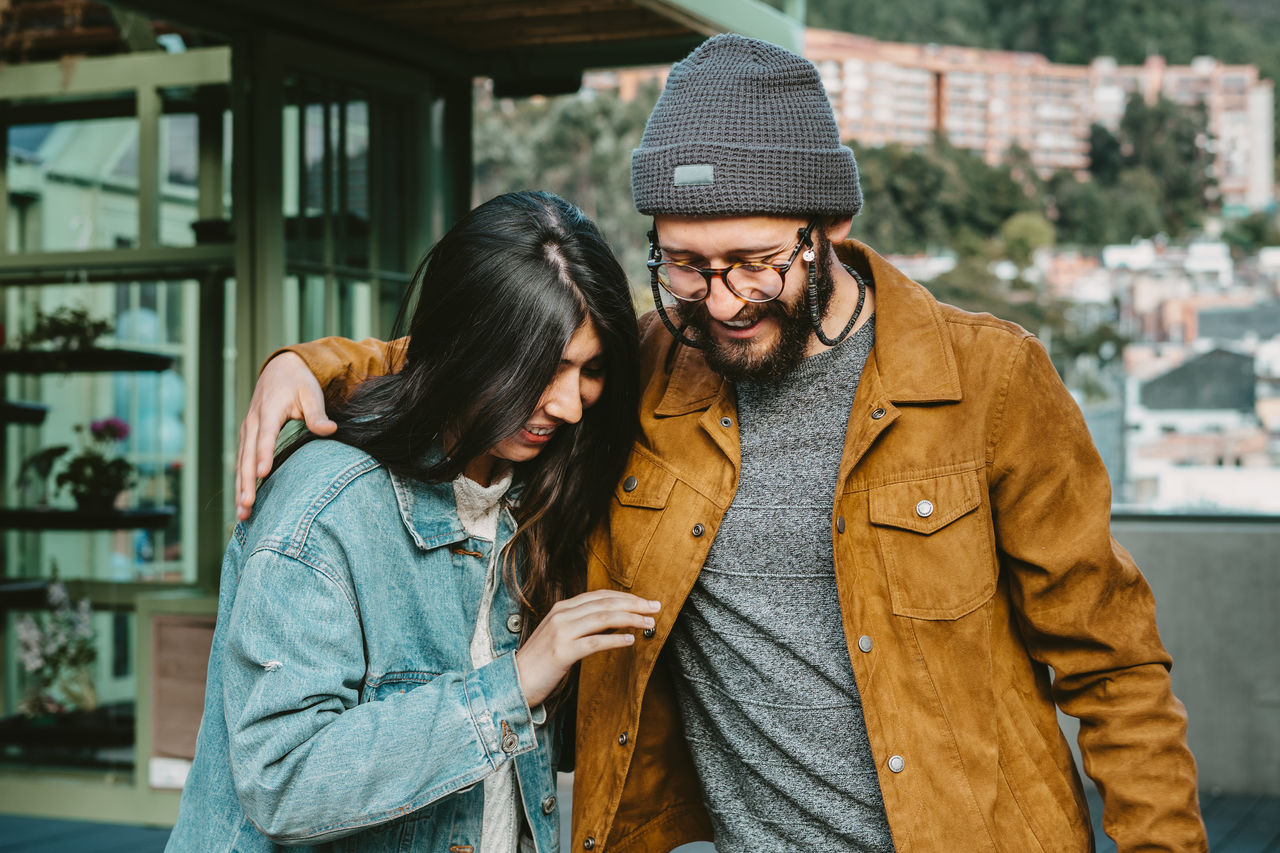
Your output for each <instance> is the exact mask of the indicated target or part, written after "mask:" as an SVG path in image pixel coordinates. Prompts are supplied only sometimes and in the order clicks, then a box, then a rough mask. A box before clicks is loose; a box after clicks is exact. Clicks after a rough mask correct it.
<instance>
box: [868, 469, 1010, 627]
mask: <svg viewBox="0 0 1280 853" xmlns="http://www.w3.org/2000/svg"><path fill="white" fill-rule="evenodd" d="M869 501H870V514H871V517H870V520H871V524H872V527H873V529H874V530H875V532H876V539H877V541H878V543H879V545H880V553H881V555H882V557H883V560H884V567H885V574H886V575H887V577H888V582H889V598H890V601H891V603H892V605H893V612H894V613H895V614H897V615H898V616H907V617H911V618H914V619H941V620H950V619H959V618H960V617H962V616H965V615H967V614H969V613H972V612H973V611H974V610H977V609H978V607H980V606H981V605H982V604H983V603H985V602H986V601H988V600H990V599H991V596H992V595H994V594H995V588H996V574H997V567H996V561H995V551H994V547H993V545H992V541H991V524H990V517H989V513H988V512H987V511H985V510H984V509H983V503H982V485H981V481H980V478H979V475H978V472H977V471H962V472H959V473H955V474H945V475H942V476H937V477H924V478H920V479H915V480H906V481H903V482H898V483H890V484H888V485H884V486H879V487H877V488H873V489H872V490H871V492H870V496H869Z"/></svg>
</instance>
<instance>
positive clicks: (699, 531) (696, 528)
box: [693, 524, 707, 536]
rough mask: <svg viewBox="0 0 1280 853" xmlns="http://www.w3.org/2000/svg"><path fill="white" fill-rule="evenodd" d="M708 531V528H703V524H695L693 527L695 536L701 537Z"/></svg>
mask: <svg viewBox="0 0 1280 853" xmlns="http://www.w3.org/2000/svg"><path fill="white" fill-rule="evenodd" d="M706 529H707V528H705V527H703V526H702V525H701V524H695V525H694V526H693V535H694V536H701V535H702V534H703V532H704V531H706Z"/></svg>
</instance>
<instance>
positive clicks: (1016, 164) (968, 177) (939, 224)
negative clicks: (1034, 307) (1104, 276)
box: [851, 97, 1217, 267]
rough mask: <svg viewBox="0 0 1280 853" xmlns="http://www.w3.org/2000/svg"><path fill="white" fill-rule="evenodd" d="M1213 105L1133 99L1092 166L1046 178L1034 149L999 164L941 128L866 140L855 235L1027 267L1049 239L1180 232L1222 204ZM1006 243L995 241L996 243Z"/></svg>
mask: <svg viewBox="0 0 1280 853" xmlns="http://www.w3.org/2000/svg"><path fill="white" fill-rule="evenodd" d="M1205 127H1206V118H1205V116H1204V113H1203V111H1199V110H1184V109H1180V108H1179V107H1177V106H1176V105H1175V104H1173V103H1171V102H1169V101H1167V100H1164V99H1159V100H1157V101H1156V102H1155V103H1154V104H1150V105H1148V104H1147V103H1146V102H1144V101H1143V100H1142V99H1141V98H1140V97H1135V98H1132V99H1131V100H1130V101H1129V104H1128V106H1127V108H1126V110H1125V114H1124V118H1123V120H1122V121H1121V123H1120V127H1119V129H1118V130H1117V132H1116V133H1115V134H1112V133H1111V132H1110V131H1108V130H1107V129H1106V128H1104V127H1101V126H1095V127H1094V128H1093V133H1092V135H1091V147H1092V151H1091V158H1092V161H1093V163H1094V168H1093V169H1092V170H1091V171H1092V175H1091V177H1086V178H1081V177H1079V176H1077V175H1075V174H1073V173H1071V172H1068V171H1060V172H1058V173H1056V174H1054V175H1052V176H1051V177H1050V178H1049V179H1048V180H1047V181H1041V180H1040V179H1039V178H1038V177H1037V176H1036V173H1035V171H1034V169H1032V168H1031V164H1030V161H1029V159H1028V157H1027V154H1026V152H1025V151H1023V150H1021V149H1018V148H1012V149H1010V151H1009V152H1008V153H1007V155H1006V156H1005V158H1004V160H1003V162H1001V163H999V164H997V165H995V166H992V165H989V164H987V163H986V162H985V161H984V160H983V159H982V158H981V157H980V156H979V155H978V154H976V153H974V152H971V151H967V150H962V149H958V148H955V147H954V146H952V145H951V144H950V143H948V142H947V141H946V140H945V139H944V138H942V137H937V138H935V140H934V142H933V144H932V145H931V146H929V147H927V148H922V149H913V148H907V147H905V146H902V145H896V144H893V145H886V146H884V147H883V148H865V149H863V148H859V146H858V144H857V142H856V141H854V142H853V143H851V144H852V145H853V147H854V149H855V150H856V151H857V152H858V162H859V169H860V170H861V173H862V193H863V197H864V199H865V205H864V207H863V213H862V214H861V215H860V216H859V217H858V218H857V219H856V220H854V235H855V236H856V237H858V238H859V239H861V240H864V241H865V242H867V243H870V244H871V245H873V246H875V247H876V248H877V249H878V250H880V251H885V252H903V253H913V252H923V251H930V250H941V249H951V250H952V251H954V252H955V253H956V254H957V255H959V256H961V257H966V256H972V255H977V254H987V255H992V256H993V257H995V258H1008V259H1009V260H1011V261H1013V262H1014V263H1015V264H1017V265H1018V266H1019V267H1027V266H1029V265H1030V262H1031V254H1032V253H1033V252H1034V251H1035V249H1036V248H1039V247H1040V246H1049V245H1053V244H1054V243H1066V244H1070V245H1080V246H1099V245H1103V244H1106V243H1127V242H1129V241H1130V240H1132V239H1134V238H1135V237H1151V236H1154V235H1155V234H1165V235H1167V236H1171V237H1179V236H1182V235H1184V234H1186V233H1187V232H1188V231H1190V230H1192V229H1194V228H1196V227H1197V226H1199V225H1200V224H1201V223H1202V222H1203V221H1204V218H1205V216H1206V215H1207V214H1209V213H1212V212H1214V210H1215V208H1216V197H1217V189H1216V187H1215V185H1214V182H1213V179H1212V176H1211V175H1210V171H1209V170H1210V166H1211V159H1210V154H1209V153H1208V152H1207V151H1206V150H1205V148H1204V147H1203V143H1204V141H1205V140H1206V130H1205ZM993 246H994V251H993Z"/></svg>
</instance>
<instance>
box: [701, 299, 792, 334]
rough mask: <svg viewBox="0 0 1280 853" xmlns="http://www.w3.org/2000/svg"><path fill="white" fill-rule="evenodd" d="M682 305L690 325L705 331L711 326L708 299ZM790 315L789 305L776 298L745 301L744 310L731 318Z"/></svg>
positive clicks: (752, 318) (748, 318) (743, 318)
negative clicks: (761, 300) (767, 300)
mask: <svg viewBox="0 0 1280 853" xmlns="http://www.w3.org/2000/svg"><path fill="white" fill-rule="evenodd" d="M681 307H682V308H684V309H685V310H684V311H682V312H681V313H682V314H683V315H684V319H685V322H686V323H688V324H689V325H690V326H692V327H693V328H695V329H697V330H698V331H700V332H703V333H705V332H707V330H709V329H710V328H711V312H710V311H709V310H707V303H706V300H703V301H702V302H698V303H695V304H692V305H685V306H681ZM789 316H790V312H788V311H787V306H786V305H785V304H783V302H782V300H780V299H774V300H772V301H769V302H747V303H744V304H743V306H742V310H740V311H739V312H738V313H737V314H734V315H733V317H732V318H730V319H732V320H735V321H749V322H752V323H755V322H758V321H760V320H763V319H765V318H767V317H777V318H779V319H785V318H787V317H789Z"/></svg>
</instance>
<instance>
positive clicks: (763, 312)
mask: <svg viewBox="0 0 1280 853" xmlns="http://www.w3.org/2000/svg"><path fill="white" fill-rule="evenodd" d="M815 230H816V229H815ZM815 236H816V237H817V239H816V240H815V243H816V246H815V251H816V253H817V259H816V260H815V263H816V264H817V265H818V270H817V277H818V318H819V319H820V320H822V319H825V318H826V316H827V311H828V309H829V308H830V307H831V297H832V295H833V294H834V293H835V280H834V279H833V278H832V277H831V249H830V243H829V242H828V241H827V239H826V236H825V235H823V234H821V233H818V234H816V235H815ZM807 293H808V281H807V279H806V282H805V286H804V287H802V288H801V289H800V292H799V293H797V294H795V296H794V297H793V298H792V299H791V300H789V301H785V302H784V301H783V299H782V298H781V297H779V298H778V299H774V300H773V301H771V302H747V303H744V304H743V306H742V310H741V311H739V312H738V313H737V314H736V315H735V316H734V319H735V320H750V321H751V322H753V323H754V322H756V321H758V320H761V319H764V318H767V317H768V318H773V319H774V320H775V321H776V322H777V326H778V333H777V335H776V336H775V337H774V338H773V340H772V342H769V343H765V342H762V341H759V340H745V341H736V340H729V341H722V340H719V339H717V338H716V337H715V336H714V335H713V334H712V332H711V324H712V322H714V321H713V320H712V319H711V314H710V312H709V311H707V303H706V301H705V300H704V301H702V302H697V303H693V304H685V305H682V306H681V312H680V315H681V316H680V318H681V321H682V322H683V323H684V325H685V328H686V329H691V330H693V331H694V332H696V333H697V334H696V339H697V340H698V342H699V343H700V344H701V346H702V355H703V357H704V358H706V360H707V365H708V366H710V368H711V369H712V370H714V371H715V372H716V373H718V374H720V375H721V376H723V377H724V378H726V379H728V380H729V381H730V382H750V381H759V380H764V379H777V378H778V377H780V376H784V375H786V374H787V373H790V372H791V371H792V370H794V369H795V368H796V367H797V366H799V364H800V362H802V361H804V354H805V350H807V349H808V348H809V339H810V338H811V337H812V336H813V327H812V325H810V320H809V304H808V298H807Z"/></svg>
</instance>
